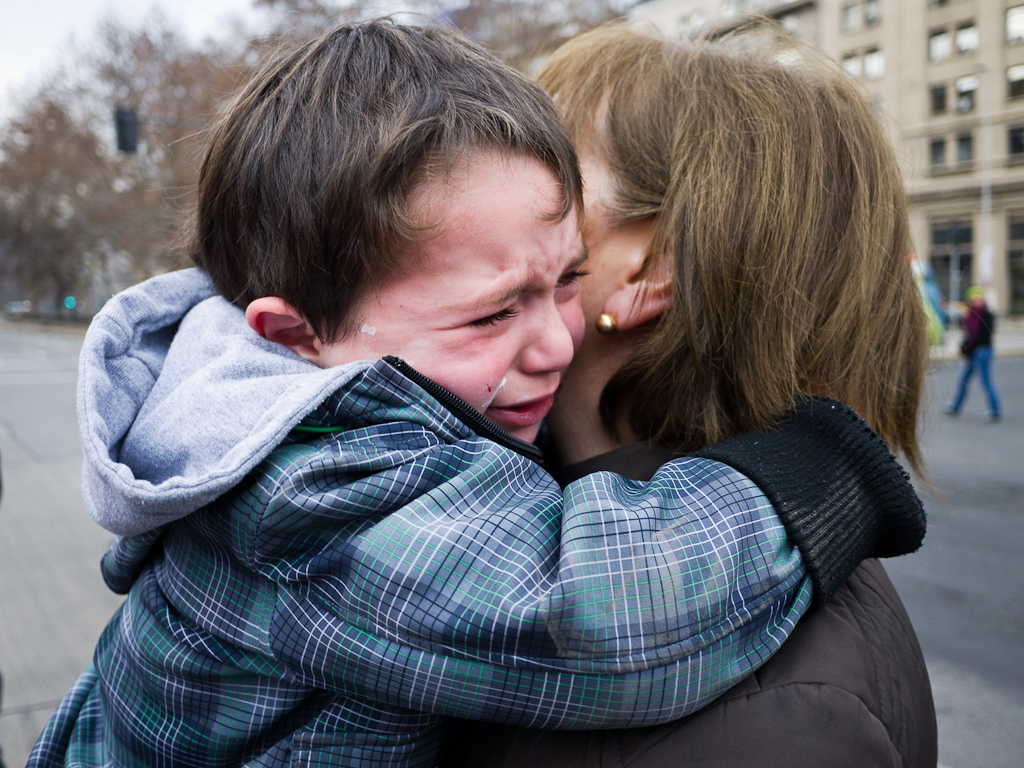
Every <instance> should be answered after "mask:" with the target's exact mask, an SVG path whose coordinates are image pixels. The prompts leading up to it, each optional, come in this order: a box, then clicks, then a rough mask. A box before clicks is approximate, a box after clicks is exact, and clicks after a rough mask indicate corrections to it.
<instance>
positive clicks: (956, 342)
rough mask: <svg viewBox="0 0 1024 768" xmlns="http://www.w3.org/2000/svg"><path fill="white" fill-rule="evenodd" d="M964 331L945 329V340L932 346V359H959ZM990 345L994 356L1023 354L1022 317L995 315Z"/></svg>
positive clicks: (1023, 331) (1023, 319)
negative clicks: (994, 326)
mask: <svg viewBox="0 0 1024 768" xmlns="http://www.w3.org/2000/svg"><path fill="white" fill-rule="evenodd" d="M963 337H964V332H963V331H962V330H961V329H960V328H951V329H949V330H948V331H946V340H945V342H944V343H943V344H942V345H941V346H938V347H932V360H958V359H960V341H961V340H962V339H963ZM992 346H993V347H994V348H995V354H996V357H1020V356H1021V355H1024V318H1022V317H997V318H996V333H995V338H994V339H993V344H992Z"/></svg>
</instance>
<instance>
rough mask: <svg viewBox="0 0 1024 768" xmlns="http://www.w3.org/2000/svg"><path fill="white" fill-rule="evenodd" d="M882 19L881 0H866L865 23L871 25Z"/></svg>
mask: <svg viewBox="0 0 1024 768" xmlns="http://www.w3.org/2000/svg"><path fill="white" fill-rule="evenodd" d="M881 20H882V9H881V3H880V1H879V0H864V23H865V24H867V25H868V26H869V27H873V26H874V25H875V24H877V23H878V22H880V21H881Z"/></svg>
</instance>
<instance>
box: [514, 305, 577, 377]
mask: <svg viewBox="0 0 1024 768" xmlns="http://www.w3.org/2000/svg"><path fill="white" fill-rule="evenodd" d="M577 315H578V317H577ZM582 323H583V312H582V310H581V309H580V308H579V306H576V307H575V308H574V307H571V306H567V307H556V306H552V307H551V308H550V309H549V311H547V312H545V313H544V315H543V317H541V318H539V322H538V325H537V329H536V333H535V336H534V340H533V343H531V344H530V346H529V348H528V349H527V350H526V352H525V354H524V355H523V367H524V369H525V370H527V371H528V372H530V373H547V372H551V371H564V370H565V369H566V368H568V367H569V363H571V362H572V357H573V354H575V352H576V343H575V339H574V338H573V336H574V334H573V329H574V328H575V327H576V326H579V327H580V328H582Z"/></svg>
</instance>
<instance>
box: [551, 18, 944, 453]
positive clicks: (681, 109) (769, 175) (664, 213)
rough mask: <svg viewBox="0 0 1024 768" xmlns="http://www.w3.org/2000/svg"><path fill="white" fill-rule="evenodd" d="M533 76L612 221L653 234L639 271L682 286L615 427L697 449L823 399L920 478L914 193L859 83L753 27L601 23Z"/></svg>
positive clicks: (618, 398)
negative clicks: (656, 28)
mask: <svg viewBox="0 0 1024 768" xmlns="http://www.w3.org/2000/svg"><path fill="white" fill-rule="evenodd" d="M537 79H538V81H539V82H540V84H541V85H543V86H544V87H545V89H547V91H548V92H549V93H550V94H551V95H552V96H553V97H554V98H555V101H556V103H557V104H558V105H559V107H560V109H561V110H562V112H563V116H564V119H565V121H566V124H567V126H568V128H569V132H570V134H572V136H573V138H574V140H575V141H576V142H577V146H579V147H582V148H583V149H584V151H590V152H593V153H594V155H595V156H596V157H597V158H598V159H600V160H603V161H604V162H605V163H606V165H607V167H608V168H609V170H610V171H611V173H612V176H613V178H614V179H615V184H616V188H615V190H614V194H613V195H612V197H613V203H612V210H611V212H610V213H611V215H612V216H613V218H614V219H616V220H618V221H637V220H644V219H653V220H654V237H653V242H652V245H651V248H650V252H649V254H648V257H647V264H646V265H645V272H646V273H647V274H650V273H651V272H652V271H653V270H654V269H656V268H657V267H659V266H663V260H664V259H670V260H671V264H670V266H671V269H672V271H673V273H674V280H673V296H672V300H671V302H670V306H669V308H668V309H667V310H666V311H665V313H664V314H663V315H662V316H661V318H660V319H659V320H658V321H657V323H656V324H655V325H654V326H653V327H652V328H651V331H650V333H649V334H648V335H647V337H646V338H645V340H644V341H643V343H642V344H641V346H640V347H639V348H638V349H637V351H636V353H635V354H634V355H633V357H632V359H631V360H630V361H629V362H628V363H627V365H625V366H624V367H623V368H622V369H621V370H620V371H619V372H618V374H617V375H616V376H614V377H613V379H612V380H611V382H610V383H609V384H608V386H607V388H606V389H605V391H604V393H603V396H602V417H603V418H604V420H605V423H606V424H607V425H608V426H609V427H610V428H612V429H613V431H614V427H615V425H616V424H620V423H627V424H628V425H629V426H630V427H631V429H632V430H633V431H634V432H636V433H637V434H638V435H640V436H642V437H644V438H647V439H650V440H653V441H656V442H662V443H670V444H674V445H676V446H678V447H680V448H682V449H684V450H690V449H695V448H697V447H700V446H703V445H706V444H710V443H713V442H717V441H719V440H721V439H723V438H727V437H729V436H731V435H735V434H738V433H740V432H744V431H748V430H755V429H764V428H766V427H768V426H770V425H771V424H772V423H773V422H774V421H775V420H777V419H778V418H779V417H780V416H782V415H783V414H784V413H785V412H786V411H787V410H789V409H790V408H791V407H792V406H793V404H794V403H795V402H796V400H797V399H798V398H800V397H801V396H803V395H805V394H807V393H812V392H819V393H821V394H827V395H829V396H831V397H834V398H837V399H839V400H842V401H844V402H847V403H849V404H850V405H852V406H854V407H855V408H856V409H857V410H858V411H859V412H860V413H861V414H862V415H863V416H864V417H865V419H866V420H867V421H868V422H869V423H870V424H871V425H872V426H873V427H874V428H875V429H876V430H877V431H878V433H879V434H880V435H881V436H882V438H883V439H884V440H886V442H887V443H888V444H889V445H890V446H891V447H892V448H893V449H894V450H899V451H902V452H903V454H904V455H905V456H906V458H907V459H908V460H909V462H910V463H911V465H913V466H914V467H915V468H917V469H920V468H921V457H920V449H919V446H918V439H917V427H918V406H919V401H920V399H921V393H922V388H923V380H924V375H925V370H926V365H927V339H926V321H925V314H924V311H923V308H922V306H921V303H920V299H919V295H918V292H917V288H916V286H915V284H914V280H913V276H912V274H911V268H910V264H909V261H908V257H909V254H910V253H911V243H910V237H909V229H908V223H907V207H906V198H905V194H904V188H903V181H902V178H901V175H900V172H899V169H898V166H897V162H896V158H895V155H894V152H893V149H892V147H891V146H890V144H889V141H888V140H887V138H886V135H885V131H884V129H883V127H882V125H881V123H880V121H879V119H878V117H877V116H876V114H875V112H874V110H873V109H872V107H871V105H870V103H869V102H868V100H867V98H866V97H865V95H864V94H863V92H862V91H861V89H860V87H859V86H858V85H857V84H855V83H854V82H852V81H851V80H850V79H849V78H848V77H847V76H846V75H845V74H844V73H843V72H842V70H841V69H840V68H839V67H838V66H837V65H836V64H835V63H834V62H832V61H830V60H828V59H826V58H825V57H824V56H822V55H821V54H818V53H816V52H815V51H813V50H811V49H809V48H808V47H807V46H804V45H801V44H800V43H798V42H797V41H795V40H793V39H791V38H789V37H788V36H786V35H785V34H784V33H782V31H781V29H779V28H778V27H777V26H775V25H774V24H773V23H771V22H768V21H767V20H764V19H753V18H748V19H744V20H741V21H740V22H732V23H731V24H730V25H729V26H728V27H719V28H716V29H712V30H710V31H708V32H706V33H705V34H704V35H702V36H701V37H700V38H699V39H696V40H681V39H670V38H666V37H663V36H661V35H659V34H657V33H655V32H653V31H647V30H641V29H637V28H635V27H631V26H627V25H622V24H612V25H609V26H605V27H601V28H599V29H597V30H595V31H592V32H590V33H587V34H584V35H582V36H580V37H578V38H576V39H574V40H571V41H570V42H568V43H567V44H565V45H564V46H562V47H561V48H559V49H558V50H557V51H556V52H555V53H554V54H553V55H552V56H551V57H550V58H549V59H548V60H547V62H546V63H545V64H544V66H543V67H542V69H541V71H540V72H539V74H538V77H537ZM666 404H671V405H670V406H669V407H666Z"/></svg>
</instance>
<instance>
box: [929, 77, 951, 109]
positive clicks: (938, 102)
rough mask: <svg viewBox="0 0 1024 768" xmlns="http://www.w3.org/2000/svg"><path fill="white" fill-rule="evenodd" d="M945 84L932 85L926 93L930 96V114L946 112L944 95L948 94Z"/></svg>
mask: <svg viewBox="0 0 1024 768" xmlns="http://www.w3.org/2000/svg"><path fill="white" fill-rule="evenodd" d="M948 90H949V89H948V88H946V84H945V83H943V84H942V85H933V86H932V87H931V88H930V89H929V91H928V93H929V94H930V95H931V103H932V112H945V111H946V107H947V104H946V93H947V92H948Z"/></svg>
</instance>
